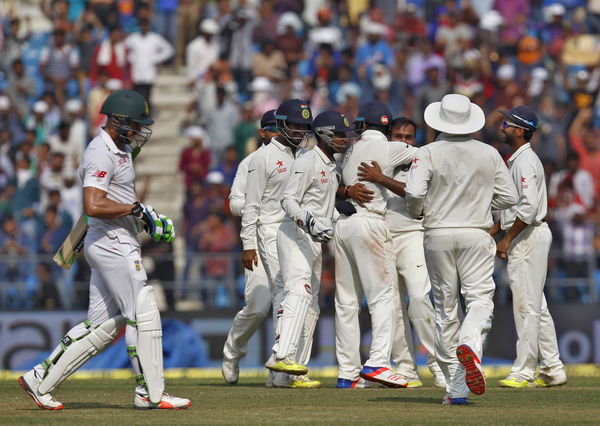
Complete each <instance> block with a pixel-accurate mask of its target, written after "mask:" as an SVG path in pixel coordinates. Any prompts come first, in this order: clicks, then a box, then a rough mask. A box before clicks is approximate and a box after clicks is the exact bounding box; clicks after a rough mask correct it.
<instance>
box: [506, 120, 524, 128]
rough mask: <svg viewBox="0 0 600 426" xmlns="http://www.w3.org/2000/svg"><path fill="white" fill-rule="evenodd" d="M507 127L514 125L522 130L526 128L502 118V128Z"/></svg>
mask: <svg viewBox="0 0 600 426" xmlns="http://www.w3.org/2000/svg"><path fill="white" fill-rule="evenodd" d="M509 127H516V128H517V129H523V130H528V129H526V128H525V127H523V126H519V125H517V124H514V123H511V122H509V121H506V120H502V128H503V129H508V128H509Z"/></svg>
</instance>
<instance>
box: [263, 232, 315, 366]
mask: <svg viewBox="0 0 600 426" xmlns="http://www.w3.org/2000/svg"><path fill="white" fill-rule="evenodd" d="M277 252H278V256H279V263H280V265H281V277H282V280H283V283H284V291H283V302H282V304H281V306H280V309H279V323H278V325H279V327H278V329H277V332H276V342H275V345H274V346H273V352H275V353H276V354H277V358H285V357H290V358H292V359H294V360H296V361H297V362H300V363H302V364H307V363H308V361H309V359H310V351H311V349H312V338H313V334H314V329H315V326H316V322H317V319H318V317H319V289H320V286H321V266H322V246H321V243H317V242H315V241H313V240H312V239H311V238H310V236H309V235H308V234H306V233H305V232H304V231H303V230H302V229H300V228H299V227H298V225H296V224H295V223H294V222H285V223H283V224H282V225H281V227H280V228H279V232H278V234H277Z"/></svg>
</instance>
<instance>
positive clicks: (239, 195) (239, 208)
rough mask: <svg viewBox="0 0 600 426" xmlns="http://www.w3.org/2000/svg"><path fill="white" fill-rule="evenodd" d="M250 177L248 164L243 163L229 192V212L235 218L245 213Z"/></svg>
mask: <svg viewBox="0 0 600 426" xmlns="http://www.w3.org/2000/svg"><path fill="white" fill-rule="evenodd" d="M247 177H248V162H247V161H246V162H244V161H242V162H241V163H240V165H239V166H238V169H237V173H236V174H235V178H233V184H232V185H231V191H230V192H229V210H231V214H232V215H234V216H242V212H243V211H244V203H245V202H246V194H245V192H244V191H245V188H246V182H247Z"/></svg>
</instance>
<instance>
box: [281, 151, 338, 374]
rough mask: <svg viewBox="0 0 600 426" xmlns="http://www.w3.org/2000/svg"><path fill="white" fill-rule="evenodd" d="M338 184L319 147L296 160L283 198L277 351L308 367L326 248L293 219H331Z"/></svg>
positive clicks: (326, 158) (317, 313) (282, 355)
mask: <svg viewBox="0 0 600 426" xmlns="http://www.w3.org/2000/svg"><path fill="white" fill-rule="evenodd" d="M338 182H339V180H338V177H337V174H336V165H335V162H334V161H332V160H330V159H329V158H328V157H327V155H326V154H325V153H324V152H323V151H322V150H321V149H320V148H319V147H318V146H315V147H314V148H313V149H312V150H310V151H307V152H306V153H304V154H303V155H302V156H300V157H298V159H297V160H296V161H295V162H294V165H293V166H292V173H291V175H290V177H289V180H288V182H287V184H286V186H285V190H284V192H283V196H282V198H281V205H282V207H283V210H284V211H285V213H286V216H287V218H288V221H286V222H285V223H283V224H282V225H281V227H280V228H279V233H278V235H277V251H278V253H279V261H280V263H281V273H282V278H283V282H284V296H283V303H282V305H281V308H280V310H279V316H280V319H279V322H278V330H277V333H276V341H275V345H274V346H273V352H275V354H276V356H277V358H285V357H290V358H291V359H294V360H296V361H297V362H300V363H301V364H302V365H305V364H307V363H308V360H309V357H310V350H311V348H312V337H313V333H314V329H315V326H316V323H317V319H318V317H319V288H320V284H321V266H322V246H321V243H319V242H315V241H313V240H312V238H311V237H310V235H308V234H307V233H306V232H305V231H304V230H303V229H302V228H301V227H300V224H297V223H296V222H295V220H302V221H304V220H305V217H306V212H309V213H311V214H312V215H313V217H315V218H329V219H331V218H332V217H333V213H334V210H335V195H336V192H337V189H338V186H339V183H338Z"/></svg>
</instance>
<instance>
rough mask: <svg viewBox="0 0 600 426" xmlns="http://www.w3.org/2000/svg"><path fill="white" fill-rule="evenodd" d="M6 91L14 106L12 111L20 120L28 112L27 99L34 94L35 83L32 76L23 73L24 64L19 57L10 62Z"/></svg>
mask: <svg viewBox="0 0 600 426" xmlns="http://www.w3.org/2000/svg"><path fill="white" fill-rule="evenodd" d="M6 93H7V94H8V97H9V98H10V101H11V104H12V105H13V107H14V108H13V109H14V112H15V113H16V114H17V116H18V118H19V119H20V120H23V118H25V116H26V115H27V113H28V112H29V99H31V98H32V97H33V96H34V95H35V83H34V80H33V78H32V77H31V76H30V75H27V74H26V73H25V65H24V64H23V60H22V59H21V58H18V59H15V60H14V61H13V63H12V67H11V70H10V72H9V73H8V87H7V91H6ZM0 127H2V126H0Z"/></svg>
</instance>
